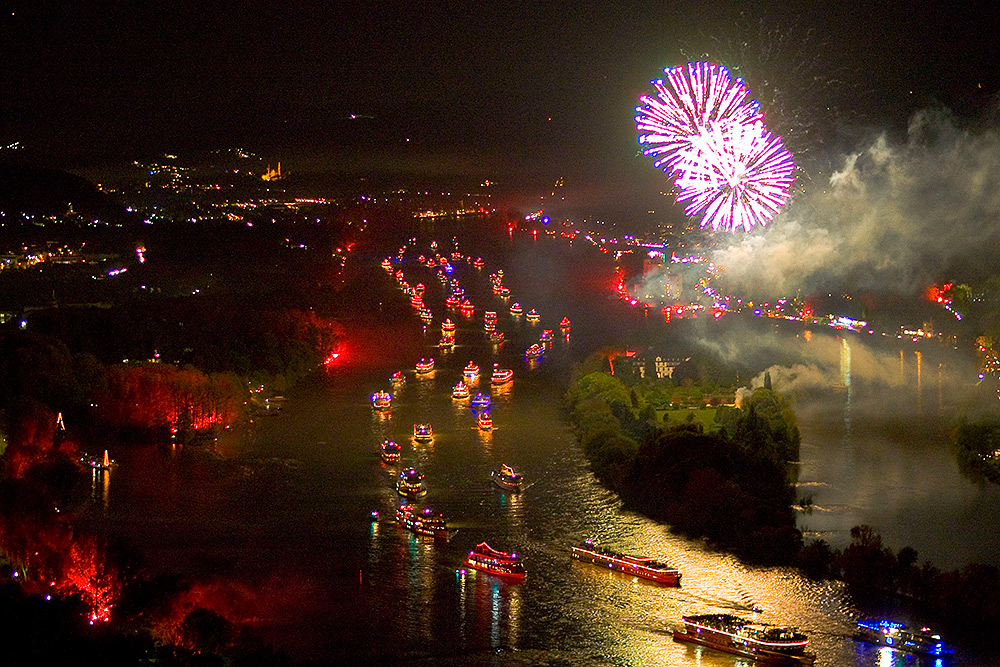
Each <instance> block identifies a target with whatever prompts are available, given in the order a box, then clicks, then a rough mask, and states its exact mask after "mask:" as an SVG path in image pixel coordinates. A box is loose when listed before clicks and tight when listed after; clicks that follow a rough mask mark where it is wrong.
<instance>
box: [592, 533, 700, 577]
mask: <svg viewBox="0 0 1000 667" xmlns="http://www.w3.org/2000/svg"><path fill="white" fill-rule="evenodd" d="M572 556H573V558H575V559H577V560H580V561H583V562H584V563H593V564H594V565H600V566H603V567H606V568H608V569H609V570H615V571H616V572H622V573H624V574H629V575H632V576H633V577H641V578H643V579H649V580H650V581H655V582H656V583H658V584H663V585H664V586H680V585H681V573H680V571H679V570H678V569H677V568H675V567H671V566H669V565H667V564H666V563H660V562H659V561H656V560H653V559H652V558H647V557H645V556H629V555H627V554H619V553H615V552H614V551H609V550H607V549H602V548H601V547H598V546H595V545H594V543H593V541H592V540H587V541H586V542H584V543H583V544H580V545H577V546H575V547H573V552H572Z"/></svg>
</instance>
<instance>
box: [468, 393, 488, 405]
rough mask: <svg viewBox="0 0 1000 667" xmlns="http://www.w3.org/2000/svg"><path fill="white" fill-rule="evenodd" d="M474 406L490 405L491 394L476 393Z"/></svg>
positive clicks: (473, 400)
mask: <svg viewBox="0 0 1000 667" xmlns="http://www.w3.org/2000/svg"><path fill="white" fill-rule="evenodd" d="M472 407H474V408H488V407H490V396H489V394H476V396H475V398H473V399H472Z"/></svg>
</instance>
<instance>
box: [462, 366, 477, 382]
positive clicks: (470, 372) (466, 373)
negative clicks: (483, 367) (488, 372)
mask: <svg viewBox="0 0 1000 667" xmlns="http://www.w3.org/2000/svg"><path fill="white" fill-rule="evenodd" d="M477 377H479V366H478V365H476V364H475V363H473V362H471V361H470V362H469V363H468V364H467V365H466V367H465V368H464V369H462V378H464V379H465V381H466V382H472V381H473V380H475V379H476V378H477Z"/></svg>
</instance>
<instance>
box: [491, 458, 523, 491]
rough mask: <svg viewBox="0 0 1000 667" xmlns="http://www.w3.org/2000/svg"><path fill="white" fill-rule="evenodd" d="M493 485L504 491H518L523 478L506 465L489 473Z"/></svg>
mask: <svg viewBox="0 0 1000 667" xmlns="http://www.w3.org/2000/svg"><path fill="white" fill-rule="evenodd" d="M490 477H491V478H492V479H493V483H494V484H496V485H497V486H499V487H500V488H501V489H504V490H506V491H520V490H521V484H522V483H523V482H524V476H523V475H519V474H518V473H517V472H515V471H514V469H513V468H511V467H510V466H509V465H507V464H506V463H504V464H501V465H500V469H499V470H494V471H493V472H491V473H490Z"/></svg>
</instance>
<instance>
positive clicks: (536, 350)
mask: <svg viewBox="0 0 1000 667" xmlns="http://www.w3.org/2000/svg"><path fill="white" fill-rule="evenodd" d="M543 354H545V348H544V347H543V346H542V345H541V343H532V344H531V345H529V346H528V349H527V350H525V351H524V356H525V357H527V358H528V359H537V358H539V357H540V356H542V355H543Z"/></svg>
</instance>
